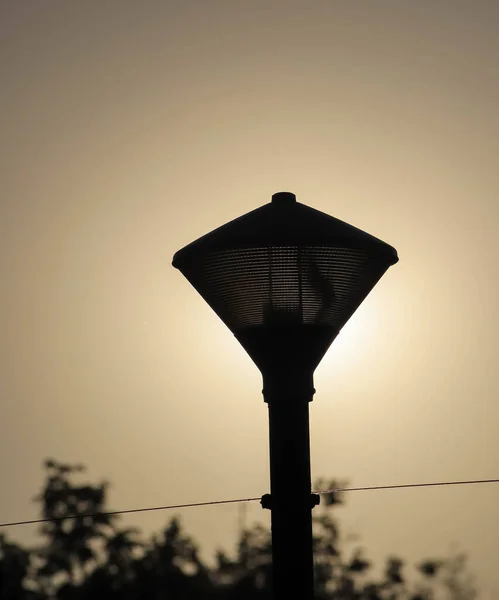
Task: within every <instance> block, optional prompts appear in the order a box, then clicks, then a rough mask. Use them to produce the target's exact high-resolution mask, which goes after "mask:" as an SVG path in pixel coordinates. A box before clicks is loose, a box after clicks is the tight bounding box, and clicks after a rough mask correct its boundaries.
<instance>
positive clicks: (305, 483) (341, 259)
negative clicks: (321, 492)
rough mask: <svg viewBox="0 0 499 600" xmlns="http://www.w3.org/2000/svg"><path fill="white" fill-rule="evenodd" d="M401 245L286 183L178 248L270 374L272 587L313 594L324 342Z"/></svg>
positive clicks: (283, 595)
mask: <svg viewBox="0 0 499 600" xmlns="http://www.w3.org/2000/svg"><path fill="white" fill-rule="evenodd" d="M397 261H398V257H397V252H396V250H395V249H394V248H392V247H391V246H389V245H388V244H385V243H384V242H382V241H381V240H379V239H377V238H375V237H373V236H371V235H369V234H367V233H365V232H363V231H361V230H360V229H357V228H355V227H353V226H352V225H348V224H347V223H344V222H343V221H340V220H338V219H335V218H334V217H331V216H329V215H326V214H325V213H322V212H320V211H318V210H315V209H313V208H311V207H309V206H306V205H304V204H301V203H300V202H297V201H296V197H295V195H294V194H291V193H289V192H279V193H277V194H274V195H273V196H272V202H270V203H268V204H265V205H264V206H262V207H260V208H257V209H256V210H253V211H251V212H249V213H247V214H245V215H243V216H241V217H239V218H237V219H234V220H233V221H230V222H229V223H227V224H225V225H223V226H222V227H219V228H218V229H215V230H214V231H212V232H210V233H208V234H206V235H204V236H203V237H201V238H199V239H198V240H196V241H194V242H192V243H191V244H189V245H188V246H185V247H184V248H182V249H181V250H179V251H178V252H177V253H176V254H175V256H174V257H173V266H174V267H176V268H177V269H179V270H180V271H181V272H182V273H183V275H184V276H185V277H186V278H187V279H188V281H189V282H190V283H191V284H192V285H193V287H194V288H195V289H196V290H197V291H198V292H199V293H200V294H201V296H202V297H203V298H204V299H205V300H206V302H207V303H208V304H209V305H210V306H211V308H212V309H213V310H214V311H215V312H216V313H217V315H218V316H219V317H220V318H221V319H222V321H223V322H224V323H225V324H226V325H227V326H228V327H229V329H230V330H231V331H232V333H233V334H234V335H235V337H236V338H237V339H238V340H239V342H240V343H241V345H242V346H243V348H244V349H245V350H246V352H247V353H248V354H249V356H250V357H251V359H252V360H253V362H254V363H255V364H256V366H257V367H258V368H259V369H260V371H261V373H262V377H263V396H264V400H265V402H266V403H267V404H268V406H269V430H270V489H271V493H270V495H265V496H264V497H263V498H262V505H263V506H264V507H265V508H270V509H271V527H272V565H273V595H274V598H275V599H276V600H284V599H286V600H289V599H291V598H299V599H300V600H312V599H313V589H314V585H313V584H314V581H313V577H314V574H313V551H312V508H313V506H314V505H315V504H317V503H318V498H316V497H313V496H312V494H311V479H310V441H309V415H308V403H309V402H310V401H311V400H312V398H313V395H314V392H315V390H314V385H313V373H314V371H315V369H316V367H317V365H318V364H319V362H320V361H321V359H322V357H323V356H324V354H325V352H326V351H327V349H328V348H329V346H330V345H331V343H332V342H333V340H334V339H335V337H336V336H337V335H338V333H339V332H340V330H341V328H342V327H343V325H345V323H346V322H347V321H348V319H349V318H350V317H351V316H352V314H353V313H354V312H355V310H356V309H357V308H358V307H359V305H360V304H361V303H362V301H363V300H364V298H365V297H366V296H367V295H368V294H369V292H370V291H371V290H372V288H373V287H374V286H375V285H376V283H377V282H378V280H379V279H380V278H381V276H382V275H383V274H384V273H385V271H386V270H387V269H388V267H389V266H391V265H393V264H395V263H396V262H397Z"/></svg>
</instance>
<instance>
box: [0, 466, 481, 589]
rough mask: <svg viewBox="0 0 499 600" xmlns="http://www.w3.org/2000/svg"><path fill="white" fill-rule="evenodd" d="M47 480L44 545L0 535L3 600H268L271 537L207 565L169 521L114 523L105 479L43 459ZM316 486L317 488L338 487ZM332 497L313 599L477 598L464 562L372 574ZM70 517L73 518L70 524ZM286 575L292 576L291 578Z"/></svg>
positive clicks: (321, 528)
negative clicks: (155, 528)
mask: <svg viewBox="0 0 499 600" xmlns="http://www.w3.org/2000/svg"><path fill="white" fill-rule="evenodd" d="M45 468H46V481H45V484H44V487H43V489H42V492H41V493H40V495H39V496H37V497H36V499H35V501H36V502H37V503H38V504H39V506H40V508H41V515H42V518H44V519H49V521H47V522H46V523H44V524H43V526H42V528H41V531H40V534H41V543H40V544H39V545H37V546H36V547H35V548H29V549H28V548H23V547H21V546H20V545H18V544H16V543H14V542H12V541H10V540H7V539H6V537H4V536H0V597H1V598H2V600H86V599H90V598H91V599H92V600H100V599H104V598H105V599H106V600H139V599H140V600H196V599H199V600H229V599H232V598H238V600H270V599H271V574H272V560H271V549H272V546H271V537H270V532H269V531H268V529H266V528H265V527H263V526H262V525H254V526H253V527H251V528H250V529H247V530H246V531H244V532H242V533H241V536H240V539H239V540H238V542H237V546H236V549H235V552H234V553H233V555H232V556H231V555H229V554H227V553H226V552H224V551H222V550H219V551H218V553H217V555H216V557H215V558H216V561H215V566H214V567H208V566H207V565H206V564H205V563H204V562H203V561H202V560H201V559H200V557H199V552H198V548H197V546H196V544H195V543H194V541H193V540H192V538H191V537H190V536H189V535H187V534H186V533H185V532H184V530H183V529H182V526H181V524H180V522H179V521H178V520H177V519H176V518H173V519H171V520H170V521H169V522H168V523H167V525H166V527H165V528H164V530H163V531H162V532H161V533H160V534H159V535H154V536H152V537H151V539H148V540H144V539H143V536H142V535H141V534H140V531H138V530H137V529H134V528H125V527H121V526H120V525H119V517H118V516H117V515H109V514H104V512H105V511H106V492H107V489H108V486H107V484H106V483H105V482H103V483H100V484H88V483H87V484H84V485H82V484H79V483H76V481H75V480H76V479H77V478H78V475H79V474H80V473H82V472H83V471H84V468H83V467H82V466H80V465H76V466H71V465H66V464H61V463H57V462H56V461H53V460H49V461H46V463H45ZM343 484H344V482H342V483H341V484H340V483H338V482H336V481H324V480H319V481H318V482H317V487H318V488H319V489H324V488H325V489H331V490H332V489H335V488H338V487H343ZM342 503H343V497H342V495H341V493H339V492H331V493H329V494H324V495H323V496H322V506H321V508H320V509H319V510H318V509H315V512H314V516H313V519H314V540H313V543H314V560H315V567H314V569H315V579H316V583H315V585H316V598H317V600H475V599H476V598H477V592H476V590H475V588H474V586H473V582H472V580H471V577H470V576H469V574H468V573H467V570H466V557H465V556H463V555H460V554H458V555H454V556H450V557H447V558H445V559H442V558H439V559H432V560H424V561H422V562H421V563H420V564H419V566H417V571H418V573H419V576H418V578H417V579H416V580H410V578H409V576H408V574H407V565H406V564H405V563H404V561H403V560H401V559H400V558H398V557H396V556H393V557H390V558H388V560H387V561H386V563H385V565H384V568H383V570H382V573H381V574H380V575H377V576H375V575H374V569H373V565H372V563H371V561H369V559H368V558H367V557H366V555H365V552H364V550H363V549H362V548H360V547H356V546H354V547H352V544H351V543H349V540H348V539H346V540H345V539H343V537H342V534H341V530H340V528H339V526H338V522H337V520H336V518H335V516H334V512H335V509H336V507H337V506H338V505H341V504H342ZM68 517H72V518H68ZM290 576H292V574H290Z"/></svg>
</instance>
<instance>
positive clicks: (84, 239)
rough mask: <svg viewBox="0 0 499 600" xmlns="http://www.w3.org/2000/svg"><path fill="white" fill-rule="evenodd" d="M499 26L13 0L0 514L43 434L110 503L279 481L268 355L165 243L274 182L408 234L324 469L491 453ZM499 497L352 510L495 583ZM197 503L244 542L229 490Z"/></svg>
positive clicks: (269, 9)
mask: <svg viewBox="0 0 499 600" xmlns="http://www.w3.org/2000/svg"><path fill="white" fill-rule="evenodd" d="M498 31H499V2H497V1H495V0H490V1H484V0H467V1H464V0H431V1H430V0H343V1H339V0H327V1H326V0H309V1H305V0H299V1H298V0H275V1H271V0H241V1H238V0H224V1H221V0H197V1H192V0H178V1H176V2H174V1H167V0H157V1H154V0H140V1H139V0H134V1H131V0H114V1H111V0H107V1H103V0H80V1H77V0H31V1H29V0H0V86H1V93H0V139H1V145H0V183H1V197H0V206H1V209H0V210H1V212H0V280H1V282H2V291H1V295H0V303H1V304H0V306H1V309H0V327H1V329H0V344H1V346H0V358H1V360H0V386H1V387H0V393H1V401H2V407H3V412H2V417H1V420H0V449H1V458H0V477H1V481H2V494H1V504H0V507H1V513H0V520H1V521H10V520H18V519H23V518H34V517H35V516H36V508H35V506H34V505H33V504H32V503H31V498H32V497H33V495H34V494H35V493H36V492H37V491H38V490H39V488H40V485H41V483H42V469H41V462H42V460H43V459H44V458H46V457H54V458H55V459H58V460H61V461H70V462H72V461H76V462H84V463H86V464H87V465H88V466H89V475H90V476H91V477H92V479H93V480H98V479H100V478H108V479H110V480H111V482H112V484H113V487H112V490H111V504H112V507H113V508H115V509H120V508H129V507H135V506H145V505H158V504H169V503H172V504H176V503H183V502H196V501H204V500H214V499H226V498H238V497H247V496H259V495H261V494H263V493H266V492H268V490H269V469H268V438H267V436H268V423H267V408H266V405H265V404H264V402H263V400H262V396H261V379H260V375H259V372H258V371H257V369H256V367H254V366H253V364H252V363H251V361H250V359H249V358H248V357H247V356H246V355H245V353H244V351H243V350H242V349H241V348H240V347H239V346H238V344H237V342H236V341H235V339H234V338H233V337H232V335H231V334H230V333H229V332H228V330H226V329H225V327H224V325H223V324H222V323H221V322H220V321H219V320H218V318H217V317H216V316H215V315H214V313H212V312H211V311H210V309H209V308H208V306H207V305H206V304H205V303H204V302H203V301H202V300H201V298H200V297H198V296H197V294H196V292H195V291H194V290H193V289H192V288H191V287H190V286H189V284H188V283H187V281H186V280H185V279H184V278H183V277H182V276H181V274H180V273H179V272H178V271H176V270H175V269H173V268H172V267H171V258H172V256H173V254H174V252H175V251H176V250H178V249H179V248H180V247H182V246H184V245H185V244H187V243H188V242H190V241H192V240H193V239H195V238H197V237H199V236H200V235H202V234H203V233H206V232H207V231H209V230H211V229H213V228H215V227H216V226H218V225H221V224H222V223H225V222H226V221H228V220H230V219H232V218H234V217H236V216H239V215H240V214H242V213H244V212H247V211H249V210H252V209H253V208H256V207H258V206H260V205H261V204H264V203H265V202H268V201H269V200H270V196H271V194H272V193H274V192H277V191H280V190H289V191H292V192H294V193H296V194H297V197H298V200H299V201H301V202H304V203H305V204H309V205H311V206H313V207H315V208H317V209H319V210H322V211H324V212H327V213H329V214H332V215H334V216H336V217H338V218H340V219H343V220H345V221H347V222H350V223H352V224H353V225H355V226H357V227H360V228H361V229H364V230H366V231H368V232H369V233H372V234H373V235H375V236H377V237H380V238H381V239H383V240H385V241H387V242H388V243H390V244H391V245H393V246H395V248H397V250H398V252H399V256H400V262H399V263H398V264H397V265H396V266H395V267H393V268H391V269H390V270H389V271H388V273H387V274H386V275H385V276H384V277H383V278H382V280H381V281H380V283H379V284H378V286H377V287H376V288H375V290H374V291H373V293H372V294H371V295H370V296H369V297H368V299H367V300H366V302H365V304H364V305H363V306H362V307H361V309H359V311H358V312H357V313H356V314H355V316H354V317H353V318H352V320H351V322H350V323H349V324H347V326H346V327H345V329H344V330H343V332H342V333H341V335H340V337H339V338H338V339H337V340H336V342H335V343H334V344H333V346H332V348H331V349H330V351H329V352H328V354H327V356H326V358H325V359H324V360H323V362H322V364H321V365H320V367H319V369H318V370H317V373H316V388H317V394H316V396H315V399H314V402H313V403H312V404H311V444H312V471H313V476H314V477H318V476H325V477H335V476H336V477H344V478H347V479H348V480H349V482H350V483H351V484H353V485H359V486H360V485H382V484H396V483H410V482H423V481H432V480H435V481H440V480H450V479H475V478H478V479H487V478H496V477H499V443H498V441H497V432H498V421H499V404H498V392H499V371H498V368H497V356H498V350H499V341H498V340H499V326H498V320H497V318H496V312H497V306H498V304H499V286H498V283H497V273H498V269H497V264H498V259H499V252H498V248H499V246H498V242H497V231H498V226H499V208H498V200H497V190H498V189H499V170H498V167H497V161H498V156H499V108H498V107H499V72H498V69H499V67H498V64H499V35H498V33H497V32H498ZM498 499H499V485H497V486H495V485H484V486H467V487H449V488H445V489H443V488H433V489H421V490H401V491H385V492H358V493H351V494H350V495H348V497H347V506H346V507H345V508H344V509H341V519H342V522H343V523H344V524H345V527H347V528H348V529H351V530H354V531H357V532H358V533H359V534H361V535H362V537H363V540H364V542H365V546H366V548H367V550H368V551H369V553H370V554H371V555H374V556H376V557H378V558H381V557H383V556H386V555H387V554H389V553H390V552H392V551H394V552H398V553H400V554H402V555H404V556H406V557H408V558H409V559H414V560H416V559H418V558H420V557H424V556H427V555H435V554H439V553H445V552H446V551H447V550H448V549H449V547H450V544H451V543H452V542H455V543H457V544H458V545H459V547H460V548H461V549H463V550H466V551H469V553H470V555H471V566H472V568H473V569H474V571H475V572H476V573H477V575H478V578H479V582H480V584H481V586H482V589H483V591H484V595H483V598H496V597H497V592H498V591H499V576H498V575H497V556H498V553H499V519H498V518H497V506H498ZM248 510H249V512H248V521H249V522H252V521H253V520H254V519H257V518H265V519H266V520H267V522H268V513H264V511H262V510H261V508H260V507H259V505H258V504H255V505H252V506H251V507H250V508H249V509H248ZM181 516H182V518H183V520H184V522H185V524H186V527H187V529H188V531H189V532H191V533H192V534H193V535H194V536H195V537H196V538H197V539H198V540H199V541H200V542H201V544H202V547H203V548H206V550H207V551H209V550H211V549H212V548H213V547H215V546H216V545H219V544H223V545H229V544H231V543H232V542H233V539H234V535H235V532H236V528H237V507H236V506H228V507H226V506H223V507H212V508H203V509H190V510H188V511H187V510H185V511H183V512H182V513H181ZM170 517H171V515H170V514H169V513H163V514H158V513H154V514H153V515H145V514H144V515H135V516H133V518H132V517H129V518H128V520H127V521H129V522H133V523H135V524H137V525H138V526H139V527H142V528H144V529H145V530H147V531H150V530H152V529H153V528H155V529H159V527H160V526H161V525H162V524H163V523H164V522H165V521H166V519H167V518H170ZM35 531H36V528H35V527H24V528H16V529H14V528H12V529H11V530H8V533H9V535H12V536H13V537H15V538H18V539H21V540H25V541H28V540H31V539H33V535H34V532H35ZM494 589H495V590H496V595H495V596H494V595H493V591H494ZM485 592H486V593H485Z"/></svg>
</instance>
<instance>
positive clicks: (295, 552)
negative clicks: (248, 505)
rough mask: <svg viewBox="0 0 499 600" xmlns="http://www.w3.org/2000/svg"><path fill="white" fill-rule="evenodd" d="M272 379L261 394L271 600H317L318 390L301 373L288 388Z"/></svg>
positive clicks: (290, 380)
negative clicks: (314, 471)
mask: <svg viewBox="0 0 499 600" xmlns="http://www.w3.org/2000/svg"><path fill="white" fill-rule="evenodd" d="M272 379H273V381H272V383H273V384H274V385H269V386H268V387H264V390H263V393H264V399H265V402H267V404H268V409H269V440H270V491H271V494H270V497H269V498H267V499H266V500H267V502H268V504H266V502H265V500H264V501H263V504H264V506H265V507H267V506H268V507H269V508H270V510H271V527H272V568H273V595H274V598H275V599H276V600H284V599H290V598H301V599H303V600H313V597H314V565H313V547H312V508H313V506H314V504H318V497H317V499H315V498H313V497H312V494H311V476H310V435H309V412H308V404H309V402H310V401H311V400H312V396H313V394H314V389H313V387H310V386H309V385H307V380H308V378H307V377H306V376H304V374H302V373H299V372H298V373H295V375H294V376H293V377H292V378H290V377H289V376H288V377H287V378H286V384H285V385H282V382H280V383H281V384H279V381H277V382H276V379H277V380H278V377H275V376H274V377H273V378H271V380H272ZM267 381H268V380H267ZM276 383H277V385H276ZM264 385H265V381H264ZM314 500H317V501H315V502H314Z"/></svg>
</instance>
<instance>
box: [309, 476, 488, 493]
mask: <svg viewBox="0 0 499 600" xmlns="http://www.w3.org/2000/svg"><path fill="white" fill-rule="evenodd" d="M472 483H499V479H473V480H471V481H437V482H434V483H402V484H398V485H371V486H368V487H351V488H332V489H330V490H319V491H318V492H314V493H315V494H334V493H337V492H362V491H366V490H399V489H402V488H418V487H436V486H442V485H470V484H472Z"/></svg>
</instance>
